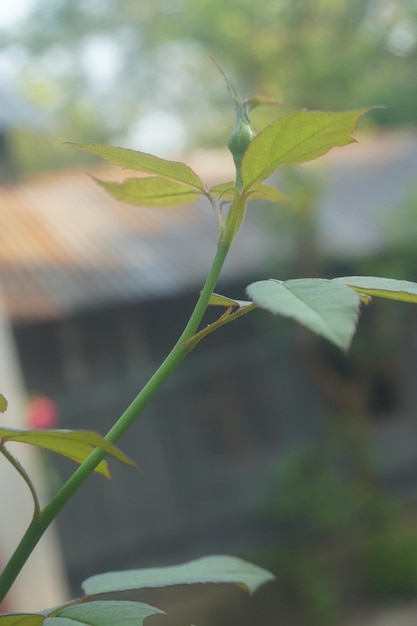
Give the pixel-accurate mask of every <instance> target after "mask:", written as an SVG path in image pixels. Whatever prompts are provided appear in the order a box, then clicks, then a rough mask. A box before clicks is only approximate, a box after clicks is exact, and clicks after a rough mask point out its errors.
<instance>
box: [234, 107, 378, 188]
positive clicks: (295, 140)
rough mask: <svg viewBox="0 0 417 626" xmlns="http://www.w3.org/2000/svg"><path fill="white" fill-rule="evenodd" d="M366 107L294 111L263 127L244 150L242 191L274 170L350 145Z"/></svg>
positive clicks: (367, 109)
mask: <svg viewBox="0 0 417 626" xmlns="http://www.w3.org/2000/svg"><path fill="white" fill-rule="evenodd" d="M369 109H370V107H369V108H364V109H357V110H355V111H347V112H342V113H333V112H326V111H294V112H293V113H289V114H288V115H286V116H284V117H282V118H281V119H279V120H277V121H276V122H273V123H272V124H270V125H269V126H267V127H266V128H264V129H263V130H262V131H261V132H260V133H258V135H256V137H254V138H253V139H252V141H251V143H250V144H249V146H248V149H247V150H246V152H245V154H244V156H243V160H242V168H241V176H242V184H243V188H244V190H245V189H248V188H249V187H251V186H252V185H254V184H255V183H257V182H261V181H262V180H265V179H266V178H268V176H270V175H271V174H272V173H273V172H274V171H275V170H276V169H277V167H280V166H282V165H290V164H294V163H303V162H305V161H311V160H313V159H317V158H318V157H319V156H322V155H323V154H325V153H326V152H328V151H329V150H330V149H331V148H333V147H335V146H344V145H346V144H348V143H352V142H354V141H355V139H353V138H352V136H351V135H352V133H353V131H354V130H355V129H356V126H357V123H358V119H359V118H360V117H361V115H364V113H366V112H367V111H369Z"/></svg>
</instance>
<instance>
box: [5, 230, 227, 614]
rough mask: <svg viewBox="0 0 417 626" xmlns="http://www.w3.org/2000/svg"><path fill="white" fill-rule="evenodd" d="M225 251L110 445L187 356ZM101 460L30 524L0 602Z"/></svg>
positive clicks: (88, 465) (98, 453)
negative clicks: (187, 319) (186, 319)
mask: <svg viewBox="0 0 417 626" xmlns="http://www.w3.org/2000/svg"><path fill="white" fill-rule="evenodd" d="M229 247H230V243H224V242H220V243H219V245H218V247H217V253H216V256H215V258H214V261H213V264H212V266H211V269H210V273H209V275H208V276H207V280H206V282H205V284H204V287H203V290H202V291H201V294H200V297H199V299H198V301H197V304H196V306H195V308H194V310H193V312H192V314H191V317H190V319H189V321H188V323H187V325H186V326H185V328H184V330H183V332H182V334H181V336H180V338H179V339H178V341H177V343H176V344H175V346H174V347H173V348H172V350H171V352H170V353H169V354H168V356H167V357H166V359H165V360H164V361H163V363H162V364H161V365H160V367H159V368H158V369H157V371H156V372H155V373H154V374H153V376H152V377H151V378H150V379H149V381H148V382H147V384H146V385H145V386H144V387H143V389H142V390H141V391H140V392H139V394H138V395H137V396H136V398H135V399H134V400H133V402H132V403H131V404H130V405H129V406H128V407H127V409H126V410H125V411H124V413H123V414H122V415H121V416H120V417H119V419H118V420H117V422H116V423H115V424H114V425H113V427H112V428H111V429H110V430H109V432H108V433H107V435H106V439H108V440H109V441H111V442H112V443H116V442H117V441H119V439H120V438H121V437H122V435H124V434H125V432H126V431H127V430H128V429H129V427H130V426H131V425H132V424H133V422H134V421H135V420H136V419H137V417H138V416H139V414H140V413H141V411H142V410H143V409H144V407H145V406H146V405H147V404H148V402H149V401H150V400H151V399H152V398H153V396H154V395H155V394H156V392H157V391H158V390H159V389H160V387H161V386H162V385H163V383H164V382H165V380H166V379H167V378H168V377H169V376H170V375H171V374H172V373H173V372H174V370H175V369H176V368H177V367H178V365H179V364H180V363H181V361H182V360H183V359H184V358H185V356H186V355H187V354H188V353H189V352H191V350H192V348H193V346H191V347H187V346H186V341H187V339H189V338H190V337H192V336H193V335H194V334H195V333H196V331H197V329H198V327H199V325H200V322H201V320H202V317H203V315H204V313H205V311H206V309H207V305H208V302H209V299H210V296H211V294H212V293H213V290H214V288H215V286H216V283H217V279H218V277H219V274H220V271H221V269H222V267H223V264H224V261H225V259H226V256H227V253H228V251H229ZM104 457H105V452H103V451H102V450H99V449H97V448H96V449H95V450H94V451H93V452H92V453H91V454H90V456H89V457H88V458H87V459H86V460H85V461H84V462H83V463H82V464H81V465H80V466H79V467H78V469H77V470H76V471H75V472H74V473H73V475H72V476H71V477H70V478H69V479H68V480H67V482H66V483H65V484H64V485H63V486H62V487H61V489H60V490H59V491H58V492H57V493H56V495H55V496H54V497H53V498H52V499H51V501H50V502H49V503H48V504H47V506H46V507H45V508H44V509H43V510H42V511H41V512H40V515H39V516H38V517H36V518H34V519H33V520H32V522H31V523H30V525H29V527H28V529H27V531H26V532H25V534H24V535H23V537H22V540H21V541H20V543H19V545H18V546H17V548H16V550H15V552H14V554H13V555H12V556H11V558H10V560H9V562H8V563H7V565H6V567H5V569H4V570H3V572H2V574H1V576H0V602H1V601H2V600H3V599H4V598H5V596H6V594H7V593H8V591H9V589H10V587H11V586H12V584H13V583H14V581H15V579H16V577H17V576H18V574H19V572H20V571H21V569H22V567H23V565H24V564H25V562H26V561H27V559H28V558H29V556H30V554H31V553H32V551H33V550H34V548H35V546H36V545H37V543H38V541H39V540H40V538H41V537H42V535H43V534H44V532H45V531H46V530H47V528H48V527H49V525H50V524H51V522H52V521H53V520H54V519H55V517H56V516H57V515H58V513H59V512H60V511H61V509H62V508H63V507H64V506H65V504H66V503H67V502H68V501H69V500H70V498H71V497H72V496H73V495H74V493H75V492H76V491H77V490H78V489H79V487H80V486H81V485H82V484H83V483H84V482H85V480H86V479H87V478H88V477H89V476H90V475H91V474H92V472H93V471H94V469H95V468H96V467H97V465H98V464H99V463H100V462H101V461H102V460H103V458H104Z"/></svg>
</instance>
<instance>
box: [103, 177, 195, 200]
mask: <svg viewBox="0 0 417 626" xmlns="http://www.w3.org/2000/svg"><path fill="white" fill-rule="evenodd" d="M94 180H95V181H96V182H97V183H98V184H99V185H101V186H102V187H104V189H106V190H107V191H108V192H109V193H110V194H111V195H112V196H113V197H114V198H117V200H122V201H123V202H127V203H128V204H134V205H136V206H149V207H175V206H178V205H179V204H191V203H192V202H195V200H196V199H197V196H198V192H197V191H196V190H195V188H194V187H191V186H190V185H186V184H184V183H178V182H176V181H174V180H168V179H167V178H162V176H148V177H146V178H128V179H127V180H124V181H123V182H121V183H112V182H106V181H103V180H98V179H97V178H95V179H94Z"/></svg>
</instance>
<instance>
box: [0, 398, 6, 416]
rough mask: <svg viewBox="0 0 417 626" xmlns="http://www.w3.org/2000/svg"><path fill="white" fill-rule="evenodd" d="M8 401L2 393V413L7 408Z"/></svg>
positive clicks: (0, 403)
mask: <svg viewBox="0 0 417 626" xmlns="http://www.w3.org/2000/svg"><path fill="white" fill-rule="evenodd" d="M7 405H8V402H7V400H6V398H5V397H4V395H3V394H2V393H0V413H4V412H5V410H6V409H7Z"/></svg>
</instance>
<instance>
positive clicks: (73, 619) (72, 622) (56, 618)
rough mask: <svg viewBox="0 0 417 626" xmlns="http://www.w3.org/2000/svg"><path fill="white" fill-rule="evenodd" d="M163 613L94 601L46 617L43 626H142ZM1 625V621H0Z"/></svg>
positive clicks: (121, 602) (141, 605)
mask: <svg viewBox="0 0 417 626" xmlns="http://www.w3.org/2000/svg"><path fill="white" fill-rule="evenodd" d="M161 613H164V611H161V610H160V609H157V608H155V607H154V606H149V605H148V604H145V603H144V602H128V601H126V600H119V601H117V600H108V601H106V600H95V601H92V602H87V603H85V604H78V605H75V606H69V607H67V608H64V609H63V610H62V611H58V612H57V613H56V614H54V615H53V616H52V617H47V618H46V619H45V620H44V621H43V624H44V625H45V626H81V625H85V624H87V625H88V626H114V624H124V626H142V624H143V622H144V620H145V619H146V618H147V617H150V616H151V615H157V614H161ZM0 624H1V621H0Z"/></svg>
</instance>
